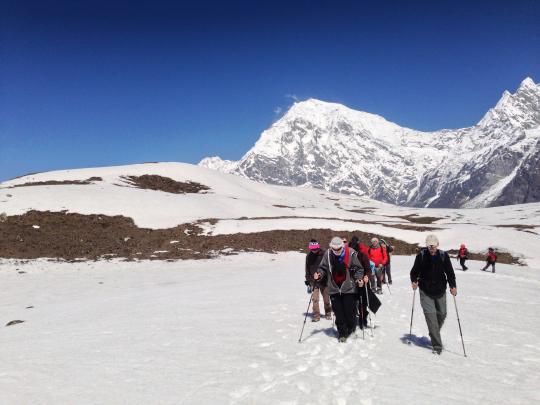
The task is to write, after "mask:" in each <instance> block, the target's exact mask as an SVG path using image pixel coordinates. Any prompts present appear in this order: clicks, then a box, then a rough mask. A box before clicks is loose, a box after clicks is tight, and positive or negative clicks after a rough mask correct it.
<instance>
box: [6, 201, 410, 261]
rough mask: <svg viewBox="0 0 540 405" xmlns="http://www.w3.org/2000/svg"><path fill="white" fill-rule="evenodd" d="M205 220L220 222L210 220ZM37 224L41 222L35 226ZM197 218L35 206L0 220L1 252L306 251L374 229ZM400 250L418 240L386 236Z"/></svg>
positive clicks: (185, 254) (76, 255) (83, 255)
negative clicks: (271, 227)
mask: <svg viewBox="0 0 540 405" xmlns="http://www.w3.org/2000/svg"><path fill="white" fill-rule="evenodd" d="M201 222H215V220H205V221H201ZM34 225H37V226H39V228H34ZM201 231H202V230H201V228H200V227H199V225H198V224H183V225H180V226H177V227H174V228H169V229H158V230H152V229H145V228H138V227H137V226H135V224H134V222H133V220H132V219H131V218H126V217H123V216H106V215H81V214H74V213H66V212H48V211H47V212H40V211H30V212H27V213H26V214H24V215H14V216H8V217H7V219H6V221H5V222H2V223H0V241H2V243H0V257H5V258H19V259H31V258H38V257H50V258H61V259H66V260H75V259H86V260H94V259H98V258H103V257H124V258H128V259H135V258H141V259H142V258H145V259H196V258H210V257H214V256H216V255H218V254H232V253H235V252H240V251H261V252H283V251H304V252H305V251H306V247H307V242H308V241H309V240H310V239H312V238H315V239H317V240H319V241H321V244H322V246H326V244H327V243H328V242H327V241H329V240H330V239H331V238H332V237H333V236H335V235H336V234H337V235H341V236H344V237H347V238H350V237H352V235H353V234H356V235H357V236H358V237H359V238H360V240H363V241H368V240H369V239H370V238H371V237H372V236H373V235H370V234H367V233H364V232H361V231H356V232H346V231H337V230H330V229H310V230H288V231H277V230H276V231H267V232H255V233H248V234H241V233H238V234H233V235H216V236H205V235H201ZM386 239H387V241H388V242H389V243H392V244H393V245H394V246H395V248H396V252H397V253H399V254H411V253H414V252H415V249H416V246H415V245H413V244H409V243H406V242H403V241H400V240H397V239H392V238H386Z"/></svg>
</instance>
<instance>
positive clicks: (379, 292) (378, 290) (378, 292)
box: [375, 288, 383, 294]
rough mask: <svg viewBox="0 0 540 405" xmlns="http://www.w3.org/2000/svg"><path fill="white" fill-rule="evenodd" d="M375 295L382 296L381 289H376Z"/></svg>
mask: <svg viewBox="0 0 540 405" xmlns="http://www.w3.org/2000/svg"><path fill="white" fill-rule="evenodd" d="M375 293H376V294H382V293H383V292H382V288H377V291H375Z"/></svg>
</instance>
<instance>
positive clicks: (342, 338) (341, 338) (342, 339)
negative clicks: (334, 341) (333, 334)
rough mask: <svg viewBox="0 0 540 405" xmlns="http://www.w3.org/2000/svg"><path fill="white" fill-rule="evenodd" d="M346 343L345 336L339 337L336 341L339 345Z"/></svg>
mask: <svg viewBox="0 0 540 405" xmlns="http://www.w3.org/2000/svg"><path fill="white" fill-rule="evenodd" d="M346 341H347V337H346V336H340V337H339V339H338V342H339V343H345V342H346Z"/></svg>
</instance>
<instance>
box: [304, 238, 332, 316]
mask: <svg viewBox="0 0 540 405" xmlns="http://www.w3.org/2000/svg"><path fill="white" fill-rule="evenodd" d="M308 249H309V253H308V254H307V255H306V280H305V284H306V286H309V288H310V289H311V290H312V291H313V294H312V301H313V318H311V322H319V321H320V320H321V310H320V308H319V295H322V298H323V302H324V317H325V318H326V319H332V305H331V304H330V296H329V295H328V289H327V288H326V279H323V280H317V281H316V280H314V279H313V274H315V272H316V271H317V269H318V268H319V264H321V260H322V258H323V255H324V251H323V250H322V249H321V246H320V245H319V242H317V240H315V239H311V242H309V244H308Z"/></svg>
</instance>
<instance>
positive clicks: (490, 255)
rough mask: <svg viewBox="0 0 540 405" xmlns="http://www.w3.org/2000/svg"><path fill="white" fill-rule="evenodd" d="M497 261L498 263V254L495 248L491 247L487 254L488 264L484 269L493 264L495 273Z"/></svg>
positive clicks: (492, 270) (492, 267)
mask: <svg viewBox="0 0 540 405" xmlns="http://www.w3.org/2000/svg"><path fill="white" fill-rule="evenodd" d="M495 263H497V255H496V254H495V251H494V250H493V248H489V249H488V254H487V256H486V265H485V266H484V268H483V269H482V271H486V269H487V268H488V267H489V266H491V272H492V273H495Z"/></svg>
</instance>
